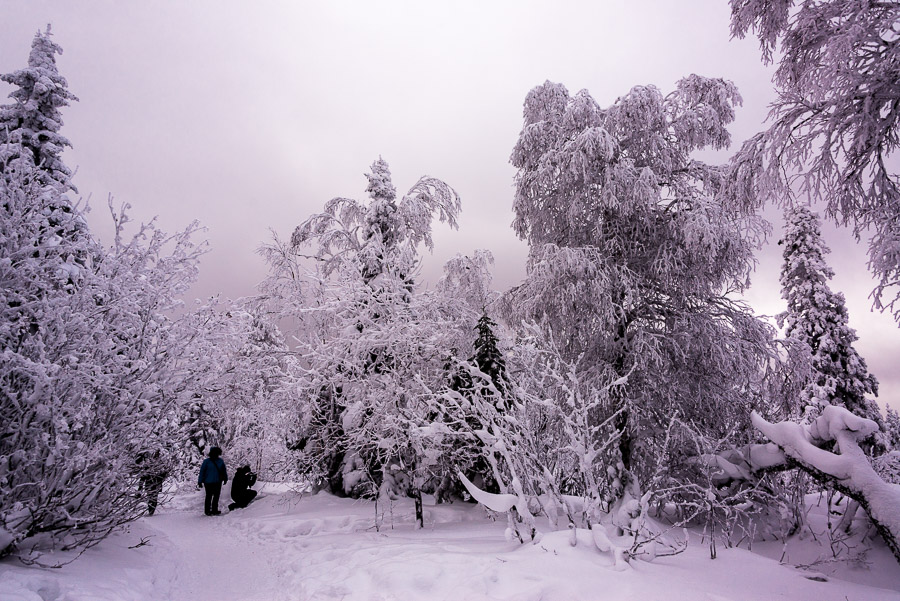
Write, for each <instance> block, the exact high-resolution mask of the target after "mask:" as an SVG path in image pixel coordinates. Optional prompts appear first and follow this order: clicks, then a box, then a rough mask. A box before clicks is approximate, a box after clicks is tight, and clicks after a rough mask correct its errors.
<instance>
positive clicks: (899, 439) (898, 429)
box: [884, 407, 900, 451]
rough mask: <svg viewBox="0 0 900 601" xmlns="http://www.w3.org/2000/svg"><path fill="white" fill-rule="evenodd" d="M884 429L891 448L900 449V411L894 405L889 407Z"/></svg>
mask: <svg viewBox="0 0 900 601" xmlns="http://www.w3.org/2000/svg"><path fill="white" fill-rule="evenodd" d="M884 431H885V434H886V436H887V439H888V444H889V445H890V447H891V449H893V450H894V451H900V413H898V412H897V410H896V409H894V408H893V407H888V408H887V417H886V418H885V420H884Z"/></svg>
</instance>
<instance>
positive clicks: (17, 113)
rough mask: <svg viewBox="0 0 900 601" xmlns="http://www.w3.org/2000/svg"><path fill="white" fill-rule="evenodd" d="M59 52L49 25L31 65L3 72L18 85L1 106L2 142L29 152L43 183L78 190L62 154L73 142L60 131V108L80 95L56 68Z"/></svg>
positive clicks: (37, 39)
mask: <svg viewBox="0 0 900 601" xmlns="http://www.w3.org/2000/svg"><path fill="white" fill-rule="evenodd" d="M56 54H62V48H60V46H59V45H58V44H56V43H54V42H53V41H52V40H51V39H50V26H49V25H48V26H47V29H46V31H44V32H41V31H38V32H37V33H36V34H35V36H34V41H33V42H32V44H31V54H30V55H29V56H28V66H27V67H26V68H24V69H20V70H18V71H15V72H13V73H7V74H4V75H0V79H2V80H3V81H5V82H7V83H9V84H12V85H14V86H16V88H17V89H16V90H14V91H13V92H12V93H11V94H10V95H9V96H10V98H12V99H13V100H14V102H13V103H12V104H8V105H4V106H2V107H0V145H2V144H5V143H6V142H13V143H14V144H16V145H17V146H18V148H19V149H20V152H25V153H27V154H29V155H30V156H31V158H32V160H33V161H34V163H35V164H36V165H38V166H39V167H40V171H39V172H38V174H39V177H40V178H41V181H42V182H43V183H45V184H49V183H51V182H56V183H57V184H59V185H61V186H63V187H64V188H65V189H71V190H73V191H74V190H75V188H74V186H72V184H71V177H72V171H71V170H70V169H69V168H68V167H67V166H66V165H65V163H63V161H62V156H61V155H62V152H63V150H64V149H65V147H67V146H71V143H70V142H69V140H68V139H67V138H66V137H65V136H63V135H62V134H60V133H59V130H60V128H61V127H62V124H63V122H62V115H61V113H60V111H59V109H60V108H61V107H64V106H68V104H69V101H70V100H77V98H76V97H75V95H74V94H72V93H71V92H70V91H69V89H68V84H67V83H66V80H65V78H64V77H62V76H61V75H60V74H59V72H58V71H57V69H56V56H55V55H56Z"/></svg>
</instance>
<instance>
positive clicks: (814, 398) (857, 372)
mask: <svg viewBox="0 0 900 601" xmlns="http://www.w3.org/2000/svg"><path fill="white" fill-rule="evenodd" d="M785 220H786V224H785V234H784V239H783V240H782V241H781V243H782V244H783V245H784V265H783V267H782V269H781V278H780V281H781V286H782V289H781V295H782V297H784V299H785V300H786V301H787V304H788V308H787V311H786V312H784V313H782V314H781V315H779V317H778V319H779V323H780V324H781V325H784V326H785V334H786V335H787V336H788V337H791V338H794V339H796V340H799V341H801V342H804V343H806V344H807V345H808V346H809V349H810V352H811V353H812V377H811V380H810V382H809V383H808V384H807V386H806V387H805V388H804V390H803V392H802V393H801V402H802V403H803V405H812V406H814V407H816V409H817V411H816V412H817V413H818V412H820V411H821V410H822V408H824V407H826V406H828V405H840V406H843V407H846V408H847V409H848V410H850V411H851V412H853V413H855V414H857V415H859V416H861V417H865V418H868V419H871V420H873V421H875V422H876V423H878V424H879V425H881V424H883V420H882V418H881V412H880V411H879V410H878V405H877V404H876V403H875V401H873V400H872V399H870V398H868V397H866V394H874V395H877V394H878V380H876V379H875V376H873V375H872V374H870V373H869V372H868V370H867V368H866V361H865V359H863V358H862V357H860V355H859V353H857V352H856V350H855V349H854V348H853V343H854V342H856V340H857V336H856V332H855V331H854V330H853V328H851V327H850V325H849V323H848V319H849V316H848V313H847V306H846V303H845V301H844V295H843V294H841V293H840V292H834V291H832V290H831V288H830V287H829V286H828V280H830V279H831V278H832V276H834V271H833V270H832V269H831V268H830V267H829V266H828V265H827V264H826V263H825V255H826V254H827V253H828V252H830V250H829V249H828V247H827V246H825V243H824V242H823V240H822V234H821V226H820V220H819V217H818V215H816V214H815V213H813V212H812V211H811V210H809V209H808V208H806V207H794V208H792V209H790V210H789V211H788V212H787V213H786V215H785ZM801 409H802V408H801Z"/></svg>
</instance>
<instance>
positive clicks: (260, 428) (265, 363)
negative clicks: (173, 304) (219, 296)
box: [181, 298, 297, 481]
mask: <svg viewBox="0 0 900 601" xmlns="http://www.w3.org/2000/svg"><path fill="white" fill-rule="evenodd" d="M260 300H261V299H259V298H249V299H243V300H241V301H237V302H234V303H230V304H228V305H227V306H220V305H219V303H218V301H215V300H213V301H211V302H210V303H208V304H207V305H205V306H203V307H201V308H200V309H198V310H197V311H195V312H193V313H192V314H191V315H189V316H187V317H186V319H185V329H186V330H190V332H191V336H190V337H191V341H190V344H189V345H188V347H187V352H186V358H187V360H188V366H189V370H190V372H191V378H190V381H191V383H192V384H191V388H190V390H188V391H186V392H187V393H188V394H187V395H186V396H187V397H188V398H187V399H186V400H185V401H184V402H183V404H182V411H181V424H182V429H183V434H184V436H183V442H184V443H185V445H186V447H187V448H186V451H187V454H186V456H185V457H184V458H183V461H184V463H185V466H186V467H188V468H189V469H191V470H194V469H195V468H196V465H197V463H198V462H199V461H201V460H202V458H203V456H205V455H206V454H207V452H208V451H209V448H210V447H212V446H218V447H221V448H222V449H224V450H225V452H226V453H227V456H228V458H229V461H230V462H232V463H234V464H240V465H245V464H249V465H250V466H252V467H253V471H254V472H255V473H257V474H259V475H260V477H261V478H263V479H265V480H269V481H278V480H283V479H285V478H287V477H289V476H291V475H292V474H293V472H292V470H291V469H290V468H289V466H288V458H287V451H288V449H287V442H288V441H287V438H286V437H287V432H288V427H289V426H288V422H289V420H288V418H287V412H288V405H289V404H290V403H291V402H293V399H291V398H290V391H289V390H288V389H287V383H288V378H289V376H290V374H293V373H294V371H295V370H296V368H297V365H296V358H295V357H294V356H293V354H292V353H290V352H289V350H288V347H287V343H286V342H285V340H284V336H283V335H282V333H281V331H280V329H279V328H278V327H277V325H275V323H273V322H272V321H271V320H270V319H269V317H268V316H267V315H266V311H265V307H264V305H263V303H261V302H260Z"/></svg>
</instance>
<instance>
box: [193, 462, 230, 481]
mask: <svg viewBox="0 0 900 601" xmlns="http://www.w3.org/2000/svg"><path fill="white" fill-rule="evenodd" d="M218 482H221V483H223V484H224V483H225V482H228V470H226V469H225V461H224V460H223V459H222V458H221V457H216V458H215V459H213V458H212V457H207V458H206V459H204V460H203V464H202V465H201V466H200V476H199V477H198V478H197V484H216V483H218Z"/></svg>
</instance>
